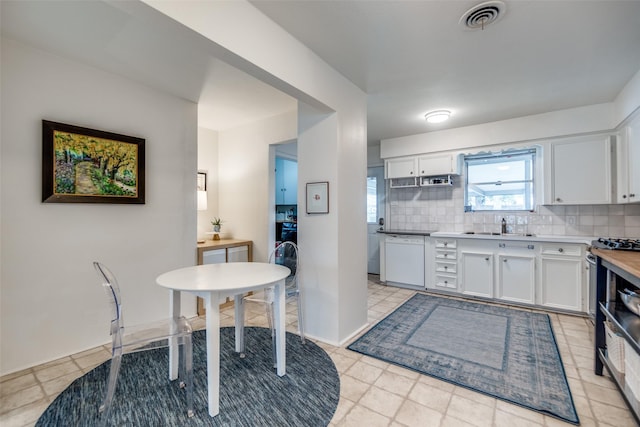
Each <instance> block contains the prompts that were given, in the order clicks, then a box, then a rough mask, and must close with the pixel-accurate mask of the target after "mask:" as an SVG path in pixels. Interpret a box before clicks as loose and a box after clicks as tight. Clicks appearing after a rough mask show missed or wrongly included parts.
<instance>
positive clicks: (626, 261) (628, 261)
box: [591, 248, 640, 277]
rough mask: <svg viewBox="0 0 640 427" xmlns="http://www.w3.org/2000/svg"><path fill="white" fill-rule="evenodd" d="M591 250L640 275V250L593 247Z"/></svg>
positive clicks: (612, 262)
mask: <svg viewBox="0 0 640 427" xmlns="http://www.w3.org/2000/svg"><path fill="white" fill-rule="evenodd" d="M591 252H592V253H593V254H594V255H597V256H599V257H600V258H602V259H604V260H607V261H609V262H610V263H611V264H613V265H615V266H617V267H619V268H621V269H623V270H624V271H626V272H628V273H630V274H632V275H634V276H636V277H640V252H632V251H616V250H611V249H596V248H593V249H591Z"/></svg>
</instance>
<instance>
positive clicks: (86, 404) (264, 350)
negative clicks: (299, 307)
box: [36, 328, 340, 426]
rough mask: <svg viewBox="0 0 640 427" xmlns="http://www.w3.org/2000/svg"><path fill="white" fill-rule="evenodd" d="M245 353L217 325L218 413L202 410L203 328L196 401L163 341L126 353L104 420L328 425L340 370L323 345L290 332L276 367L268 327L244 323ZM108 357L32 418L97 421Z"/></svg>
mask: <svg viewBox="0 0 640 427" xmlns="http://www.w3.org/2000/svg"><path fill="white" fill-rule="evenodd" d="M245 331H246V350H247V351H246V355H247V357H246V358H245V359H241V358H240V357H239V356H238V354H237V353H235V351H234V336H233V335H234V328H221V330H220V342H221V348H222V350H221V352H220V414H219V415H218V416H216V417H214V418H211V417H210V416H209V414H208V413H207V410H208V406H207V370H206V348H205V332H204V331H196V332H194V333H193V370H194V372H193V373H194V383H195V384H194V408H195V411H196V414H195V416H194V417H193V418H188V417H187V411H186V397H185V393H184V390H181V389H180V388H179V387H178V385H177V384H176V382H175V381H174V382H170V381H169V380H168V366H169V365H168V363H169V355H168V351H167V349H157V350H149V351H145V352H142V353H132V354H127V355H125V356H124V357H123V358H122V367H121V369H120V378H119V379H118V385H117V388H116V392H115V397H114V400H113V407H112V412H111V417H110V420H109V423H108V424H109V425H114V426H326V425H328V424H329V422H330V421H331V418H332V417H333V414H334V412H335V410H336V407H337V406H338V400H339V398H340V378H339V376H338V371H337V370H336V367H335V365H334V364H333V362H332V360H331V358H330V357H329V356H328V355H327V353H326V352H325V351H324V350H322V349H321V348H320V347H318V346H317V345H315V344H314V343H312V342H311V341H309V340H307V341H306V343H305V344H302V342H301V341H300V337H299V336H297V335H294V334H290V333H287V374H286V375H285V376H283V377H278V376H277V375H276V372H275V369H274V368H273V358H272V353H271V335H270V331H269V329H266V328H246V329H245ZM108 373H109V362H106V363H103V364H102V365H100V366H98V367H97V368H95V369H93V370H92V371H90V372H88V373H87V374H85V375H84V376H82V377H81V378H78V379H77V380H76V381H74V382H73V383H72V384H71V385H70V386H69V387H68V388H67V389H66V390H64V391H63V392H62V393H61V394H60V395H59V396H58V397H57V398H56V399H55V400H54V401H53V402H52V403H51V405H50V406H49V407H48V408H47V409H46V411H45V412H44V413H43V414H42V416H41V417H40V419H39V420H38V422H37V424H36V425H37V426H95V425H97V423H98V420H99V418H98V407H99V405H100V403H101V402H102V399H103V398H104V392H105V388H106V381H107V375H108Z"/></svg>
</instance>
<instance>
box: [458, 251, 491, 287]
mask: <svg viewBox="0 0 640 427" xmlns="http://www.w3.org/2000/svg"><path fill="white" fill-rule="evenodd" d="M459 280H460V284H459V287H460V290H461V291H462V293H463V294H467V295H475V296H481V297H487V298H493V254H492V253H481V252H465V251H462V252H460V279H459Z"/></svg>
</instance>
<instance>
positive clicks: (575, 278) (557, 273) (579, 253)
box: [539, 244, 587, 311]
mask: <svg viewBox="0 0 640 427" xmlns="http://www.w3.org/2000/svg"><path fill="white" fill-rule="evenodd" d="M583 260H584V251H583V246H582V245H570V244H566V245H561V244H548V245H542V249H541V256H540V301H539V304H540V305H544V306H546V307H550V308H559V309H563V310H574V311H586V310H587V307H586V306H585V305H586V304H585V301H586V295H585V294H586V289H585V288H586V286H585V284H586V270H585V268H586V267H585V265H584V261H583Z"/></svg>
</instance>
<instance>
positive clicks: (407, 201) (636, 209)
mask: <svg viewBox="0 0 640 427" xmlns="http://www.w3.org/2000/svg"><path fill="white" fill-rule="evenodd" d="M387 196H388V200H387V202H388V203H389V206H390V217H389V218H388V219H387V228H388V229H391V230H437V231H452V232H466V231H474V232H500V227H501V222H502V218H504V219H505V220H506V221H507V230H508V232H510V233H532V234H537V235H568V236H593V237H627V238H640V204H629V205H576V206H542V205H538V206H537V207H536V210H535V212H514V211H501V212H486V211H483V212H464V189H463V187H462V185H461V184H460V181H459V180H458V181H457V182H455V184H454V185H453V186H452V187H431V188H429V187H418V188H391V189H389V190H388V192H387Z"/></svg>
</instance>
